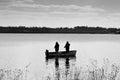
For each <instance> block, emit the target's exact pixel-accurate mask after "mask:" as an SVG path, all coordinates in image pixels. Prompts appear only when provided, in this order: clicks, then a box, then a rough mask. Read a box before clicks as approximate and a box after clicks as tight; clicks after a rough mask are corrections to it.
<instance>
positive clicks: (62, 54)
mask: <svg viewBox="0 0 120 80" xmlns="http://www.w3.org/2000/svg"><path fill="white" fill-rule="evenodd" d="M75 56H76V50H72V51H69V52H66V51H59V52H46V57H51V58H53V57H65V58H66V57H75Z"/></svg>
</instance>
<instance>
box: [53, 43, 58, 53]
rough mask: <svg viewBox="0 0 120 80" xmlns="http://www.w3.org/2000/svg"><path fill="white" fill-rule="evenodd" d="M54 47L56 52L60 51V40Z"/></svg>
mask: <svg viewBox="0 0 120 80" xmlns="http://www.w3.org/2000/svg"><path fill="white" fill-rule="evenodd" d="M54 48H55V52H58V51H59V43H58V42H56V43H55V47H54Z"/></svg>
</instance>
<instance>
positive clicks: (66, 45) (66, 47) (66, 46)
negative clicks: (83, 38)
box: [64, 41, 70, 52]
mask: <svg viewBox="0 0 120 80" xmlns="http://www.w3.org/2000/svg"><path fill="white" fill-rule="evenodd" d="M64 48H65V50H66V52H69V50H70V43H69V42H68V41H67V42H66V44H65V46H64Z"/></svg>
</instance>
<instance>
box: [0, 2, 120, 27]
mask: <svg viewBox="0 0 120 80" xmlns="http://www.w3.org/2000/svg"><path fill="white" fill-rule="evenodd" d="M119 4H120V0H0V25H1V26H20V25H24V26H47V27H74V26H102V27H117V28H119V27H120V5H119Z"/></svg>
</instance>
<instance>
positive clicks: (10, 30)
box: [0, 26, 120, 34]
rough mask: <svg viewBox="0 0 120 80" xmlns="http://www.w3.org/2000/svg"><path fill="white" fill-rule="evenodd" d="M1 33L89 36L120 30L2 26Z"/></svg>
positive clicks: (84, 27)
mask: <svg viewBox="0 0 120 80" xmlns="http://www.w3.org/2000/svg"><path fill="white" fill-rule="evenodd" d="M0 33H81V34H82V33H83V34H85V33H89V34H120V28H104V27H88V26H75V27H74V28H68V27H64V28H63V27H59V28H50V27H25V26H18V27H17V26H16V27H12V26H8V27H3V26H0Z"/></svg>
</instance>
